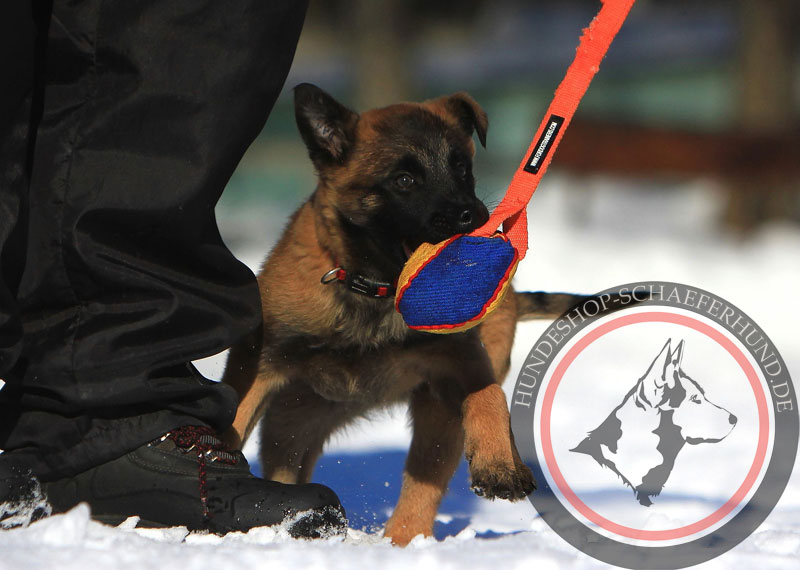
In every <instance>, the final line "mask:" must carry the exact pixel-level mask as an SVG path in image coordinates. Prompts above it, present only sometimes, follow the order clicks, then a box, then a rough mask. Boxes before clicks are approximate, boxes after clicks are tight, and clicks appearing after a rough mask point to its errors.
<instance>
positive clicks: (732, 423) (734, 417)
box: [728, 414, 736, 426]
mask: <svg viewBox="0 0 800 570" xmlns="http://www.w3.org/2000/svg"><path fill="white" fill-rule="evenodd" d="M728 421H729V422H730V424H731V425H732V426H735V425H736V416H734V415H733V414H730V415H729V416H728Z"/></svg>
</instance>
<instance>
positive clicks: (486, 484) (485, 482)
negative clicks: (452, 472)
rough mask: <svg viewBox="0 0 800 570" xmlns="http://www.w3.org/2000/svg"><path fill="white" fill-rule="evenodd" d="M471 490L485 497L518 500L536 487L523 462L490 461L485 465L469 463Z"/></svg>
mask: <svg viewBox="0 0 800 570" xmlns="http://www.w3.org/2000/svg"><path fill="white" fill-rule="evenodd" d="M470 474H471V475H472V485H471V488H472V491H473V492H474V493H475V494H476V495H478V496H479V497H486V498H487V499H506V500H509V501H519V500H520V499H524V498H525V497H527V496H528V495H530V494H531V493H532V492H533V491H534V489H536V481H535V480H534V478H533V473H531V470H530V469H529V468H528V466H527V465H525V464H524V463H520V464H518V465H513V464H511V465H506V464H495V465H492V464H491V463H490V464H488V465H486V466H477V465H475V464H473V463H471V464H470Z"/></svg>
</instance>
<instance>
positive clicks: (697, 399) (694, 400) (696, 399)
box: [689, 394, 700, 404]
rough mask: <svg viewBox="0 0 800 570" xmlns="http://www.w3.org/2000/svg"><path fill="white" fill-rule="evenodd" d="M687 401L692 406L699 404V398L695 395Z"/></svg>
mask: <svg viewBox="0 0 800 570" xmlns="http://www.w3.org/2000/svg"><path fill="white" fill-rule="evenodd" d="M689 401H690V402H691V403H693V404H699V403H700V398H699V397H698V396H697V394H693V395H692V397H691V398H689Z"/></svg>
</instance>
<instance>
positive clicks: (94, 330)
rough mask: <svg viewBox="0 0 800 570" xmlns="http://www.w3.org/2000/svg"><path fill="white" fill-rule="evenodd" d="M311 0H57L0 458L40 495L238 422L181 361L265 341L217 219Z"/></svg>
mask: <svg viewBox="0 0 800 570" xmlns="http://www.w3.org/2000/svg"><path fill="white" fill-rule="evenodd" d="M303 4H304V3H303V2H291V1H280V2H275V1H270V2H266V1H263V0H250V1H246V2H245V1H236V2H203V3H198V2H196V1H195V0H186V1H175V0H171V1H151V2H103V1H101V0H92V1H86V2H80V3H77V4H76V3H71V2H69V3H68V2H61V1H59V0H57V1H56V2H55V4H54V7H53V14H52V20H51V25H50V34H49V45H48V51H47V73H46V82H45V101H44V114H43V117H42V122H41V125H40V127H39V132H38V138H37V141H36V149H35V154H34V162H33V175H32V179H31V185H30V220H29V232H28V252H27V265H26V269H25V273H24V275H23V278H22V283H21V285H20V289H19V294H18V299H19V304H20V309H21V314H22V321H23V325H24V332H25V343H24V348H23V353H22V357H21V359H20V362H19V363H18V365H17V367H16V368H15V370H14V371H12V372H10V373H8V374H7V379H6V380H7V382H8V386H7V387H6V388H5V389H4V390H3V392H0V394H2V395H3V396H5V397H4V398H2V400H3V401H4V402H5V403H7V404H9V403H10V404H11V405H10V406H9V405H7V406H6V407H5V409H3V410H2V414H3V415H4V419H3V420H2V421H3V425H2V427H0V447H5V449H6V450H11V451H15V452H16V453H19V454H25V455H28V456H30V461H31V462H32V465H33V468H34V472H36V473H37V474H38V475H39V476H40V478H42V479H43V480H52V479H56V478H59V477H63V476H68V475H72V474H74V473H78V472H80V471H82V470H83V469H85V468H86V467H88V466H92V465H97V464H100V463H102V462H104V461H107V460H109V459H112V458H114V457H116V456H119V455H120V454H122V453H125V452H126V451H129V450H131V449H134V448H136V447H137V446H139V445H140V444H142V443H143V442H146V441H148V440H151V439H153V438H155V437H157V436H158V435H160V434H162V433H164V432H166V431H168V430H170V429H172V428H175V427H177V426H180V425H187V424H198V423H204V424H207V425H209V426H211V427H213V428H215V429H223V428H225V427H227V425H229V424H230V422H231V420H232V417H233V414H234V412H235V407H236V399H235V396H234V393H233V391H232V390H231V389H229V388H228V387H227V386H224V385H220V384H217V383H214V382H210V381H207V380H205V379H203V378H202V377H200V375H199V374H198V373H197V372H196V371H195V370H194V369H193V367H191V365H189V364H188V363H189V362H190V361H192V360H194V359H197V358H200V357H204V356H208V355H211V354H215V353H217V352H219V351H221V350H223V349H224V348H226V347H227V346H229V345H230V344H231V343H233V342H234V341H235V340H237V339H238V338H239V337H240V336H241V335H243V334H245V333H246V332H248V331H249V330H251V329H252V328H253V327H255V326H256V324H257V322H258V319H259V318H260V310H259V302H258V292H257V288H256V285H255V280H254V278H253V276H252V274H251V272H250V271H249V270H248V269H247V268H246V267H245V266H243V265H242V264H241V263H239V262H238V261H237V260H236V259H235V258H233V256H232V255H231V254H230V252H229V251H228V250H227V248H226V247H225V245H224V244H223V243H222V241H221V239H220V236H219V233H218V231H217V227H216V222H215V219H214V206H215V204H216V202H217V199H218V198H219V195H220V193H221V191H222V189H223V187H224V186H225V183H226V182H227V180H228V178H229V177H230V175H231V173H232V172H233V170H234V168H235V166H236V164H237V163H238V161H239V159H240V158H241V156H242V154H243V153H244V150H245V149H246V148H247V146H248V145H249V144H250V142H251V141H252V140H253V138H254V137H255V136H256V135H257V133H258V132H259V131H260V129H261V128H262V126H263V125H264V123H265V121H266V118H267V115H268V113H269V111H270V109H271V107H272V104H273V103H274V100H275V98H276V97H277V95H278V92H279V91H280V89H281V87H282V84H283V81H284V79H285V77H286V74H287V71H288V68H289V65H290V63H291V60H292V57H293V53H294V48H295V44H296V41H297V37H298V35H299V31H300V27H301V25H302V20H303V15H304V10H305V6H304V5H303Z"/></svg>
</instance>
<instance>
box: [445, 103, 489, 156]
mask: <svg viewBox="0 0 800 570" xmlns="http://www.w3.org/2000/svg"><path fill="white" fill-rule="evenodd" d="M443 102H444V105H445V108H446V109H447V110H448V111H449V112H450V114H451V115H453V116H454V117H455V118H456V120H457V121H458V124H459V125H460V126H461V128H463V129H464V130H465V131H467V133H468V134H469V136H472V133H473V131H474V132H475V133H477V135H478V140H479V141H481V145H482V146H483V148H486V131H488V130H489V117H488V116H487V115H486V111H484V110H483V108H482V107H481V106H480V105H478V102H477V101H475V99H473V98H472V97H471V96H470V95H469V94H467V93H464V92H463V91H462V92H460V93H455V94H453V95H450V96H449V97H445V98H444V101H443Z"/></svg>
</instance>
